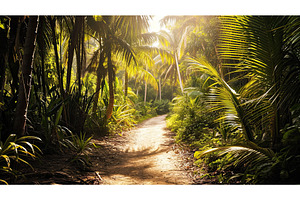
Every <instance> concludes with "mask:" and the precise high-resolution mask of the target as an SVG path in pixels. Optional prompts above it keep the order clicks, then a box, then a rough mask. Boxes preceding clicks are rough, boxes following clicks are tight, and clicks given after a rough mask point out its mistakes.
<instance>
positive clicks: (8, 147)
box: [0, 134, 42, 184]
mask: <svg viewBox="0 0 300 200" xmlns="http://www.w3.org/2000/svg"><path fill="white" fill-rule="evenodd" d="M30 140H33V141H34V140H37V141H41V139H40V138H38V137H35V136H22V137H17V136H16V135H15V134H11V135H10V136H9V137H8V138H7V139H6V140H5V141H4V142H2V141H0V171H2V172H4V173H8V174H12V175H14V176H17V175H18V171H17V170H15V169H14V168H15V165H16V163H21V164H25V165H27V166H29V167H30V168H32V169H33V167H32V166H31V165H30V164H29V162H28V160H27V157H30V158H32V159H35V158H37V157H38V156H39V155H40V153H42V151H41V150H40V149H39V148H38V146H36V145H35V144H34V143H31V142H29V141H30ZM14 162H15V163H14ZM0 181H1V182H4V183H5V184H7V182H6V181H5V180H2V179H0Z"/></svg>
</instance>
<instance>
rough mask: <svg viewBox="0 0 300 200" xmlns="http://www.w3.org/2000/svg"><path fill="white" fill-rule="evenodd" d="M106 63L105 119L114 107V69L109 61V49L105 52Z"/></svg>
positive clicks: (108, 117)
mask: <svg viewBox="0 0 300 200" xmlns="http://www.w3.org/2000/svg"><path fill="white" fill-rule="evenodd" d="M107 64H108V87H109V103H108V106H107V110H106V119H110V118H111V115H112V112H113V108H114V100H115V97H114V84H113V83H114V69H113V65H112V61H111V51H109V52H108V54H107Z"/></svg>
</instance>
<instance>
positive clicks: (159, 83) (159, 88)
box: [158, 77, 161, 101]
mask: <svg viewBox="0 0 300 200" xmlns="http://www.w3.org/2000/svg"><path fill="white" fill-rule="evenodd" d="M158 90H159V101H161V82H160V77H159V79H158Z"/></svg>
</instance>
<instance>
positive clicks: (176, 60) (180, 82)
mask: <svg viewBox="0 0 300 200" xmlns="http://www.w3.org/2000/svg"><path fill="white" fill-rule="evenodd" d="M175 62H176V68H177V72H178V80H179V84H180V89H181V93H182V94H183V86H182V81H181V76H180V70H179V65H178V59H177V54H176V53H175Z"/></svg>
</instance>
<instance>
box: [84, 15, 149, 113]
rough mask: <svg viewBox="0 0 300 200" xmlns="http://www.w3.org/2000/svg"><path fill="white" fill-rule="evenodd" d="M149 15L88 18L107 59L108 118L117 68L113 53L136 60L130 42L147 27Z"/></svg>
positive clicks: (128, 63) (110, 111)
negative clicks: (99, 38) (99, 39)
mask: <svg viewBox="0 0 300 200" xmlns="http://www.w3.org/2000/svg"><path fill="white" fill-rule="evenodd" d="M147 20H148V18H147V17H144V16H100V17H99V19H97V20H95V19H94V18H91V17H90V18H88V24H89V26H90V27H91V28H92V29H93V30H94V31H96V32H98V33H99V34H100V37H101V42H102V47H103V52H104V54H105V55H106V59H107V74H108V82H109V104H108V106H107V111H106V118H107V119H109V118H110V117H111V115H112V111H113V105H114V86H113V82H114V77H115V68H116V66H114V64H113V55H112V54H115V55H117V56H115V57H121V58H122V59H124V60H125V61H126V63H127V65H130V63H131V62H132V61H134V62H135V53H134V50H133V48H132V47H131V45H130V43H132V41H134V39H133V38H134V36H136V35H137V33H139V31H141V30H143V29H144V27H147Z"/></svg>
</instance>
